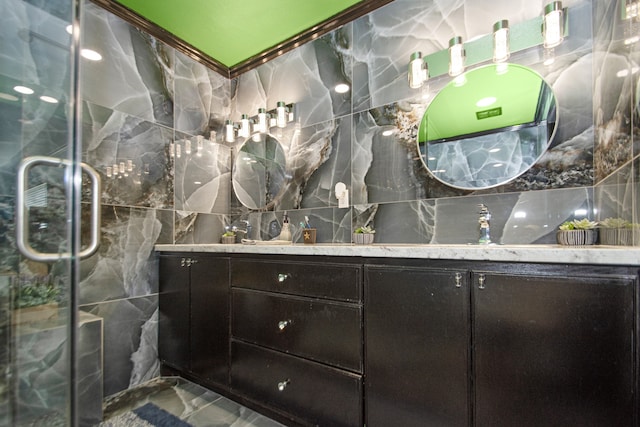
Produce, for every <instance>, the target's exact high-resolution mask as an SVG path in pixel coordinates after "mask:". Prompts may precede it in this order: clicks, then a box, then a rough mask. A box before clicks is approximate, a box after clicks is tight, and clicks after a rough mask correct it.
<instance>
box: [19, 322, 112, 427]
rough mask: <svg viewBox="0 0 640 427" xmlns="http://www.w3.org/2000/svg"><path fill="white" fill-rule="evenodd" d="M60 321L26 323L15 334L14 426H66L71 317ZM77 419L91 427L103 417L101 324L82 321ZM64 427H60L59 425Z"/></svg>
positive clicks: (78, 354)
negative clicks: (68, 322)
mask: <svg viewBox="0 0 640 427" xmlns="http://www.w3.org/2000/svg"><path fill="white" fill-rule="evenodd" d="M58 313H59V315H60V317H58V318H57V321H54V322H47V323H42V324H39V323H30V324H22V325H19V326H17V327H16V328H15V329H14V335H13V337H12V344H13V345H14V346H15V358H14V360H13V362H12V371H13V372H14V379H13V382H12V388H11V393H12V399H13V405H14V407H13V422H14V423H15V424H16V425H64V423H65V421H64V420H65V418H66V416H67V404H68V402H67V399H68V394H67V390H68V387H69V384H68V379H69V364H68V360H69V353H68V351H69V342H68V336H67V333H68V330H67V328H66V326H65V322H66V321H67V317H66V316H65V311H64V310H60V311H59V312H58ZM77 348H78V353H77V361H78V365H77V366H78V369H77V372H76V373H77V377H78V389H79V391H80V392H84V394H79V396H78V399H79V404H80V405H79V406H78V410H79V413H78V416H79V420H80V425H82V426H91V425H94V424H95V423H96V422H98V420H100V419H101V418H102V323H101V319H99V318H96V317H94V316H91V318H88V319H85V318H81V321H80V325H79V327H78V347H77ZM61 422H62V423H63V424H58V423H61Z"/></svg>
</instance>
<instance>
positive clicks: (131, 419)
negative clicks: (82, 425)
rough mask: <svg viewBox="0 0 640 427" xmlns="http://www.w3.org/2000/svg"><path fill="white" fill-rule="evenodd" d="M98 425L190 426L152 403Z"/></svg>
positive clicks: (107, 426) (142, 426) (115, 426)
mask: <svg viewBox="0 0 640 427" xmlns="http://www.w3.org/2000/svg"><path fill="white" fill-rule="evenodd" d="M98 426H99V427H192V426H191V424H189V423H187V422H186V421H183V420H181V419H180V418H178V417H176V416H175V415H173V414H170V413H169V412H167V411H165V410H164V409H161V408H158V407H157V406H156V405H154V404H153V403H147V404H146V405H144V406H141V407H139V408H136V409H134V410H132V411H128V412H125V413H124V414H120V415H118V416H116V417H113V418H110V419H108V420H106V421H103V422H102V423H100V424H98Z"/></svg>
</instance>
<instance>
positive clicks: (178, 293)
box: [158, 254, 229, 388]
mask: <svg viewBox="0 0 640 427" xmlns="http://www.w3.org/2000/svg"><path fill="white" fill-rule="evenodd" d="M159 283H160V289H159V291H160V292H159V307H160V308H159V321H158V322H159V325H158V354H159V358H160V361H161V362H162V363H163V364H165V365H167V366H169V367H170V368H172V369H175V370H177V371H179V372H183V373H185V374H187V375H188V376H192V377H196V378H198V379H200V380H202V381H203V382H204V383H205V384H208V385H214V386H222V387H224V388H226V387H227V385H228V377H229V258H227V257H219V256H214V255H206V254H180V255H171V254H168V255H164V254H163V255H161V256H160V267H159Z"/></svg>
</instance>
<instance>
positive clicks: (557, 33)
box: [542, 1, 564, 49]
mask: <svg viewBox="0 0 640 427" xmlns="http://www.w3.org/2000/svg"><path fill="white" fill-rule="evenodd" d="M542 38H543V42H542V44H543V46H544V47H545V48H547V49H548V48H552V47H556V46H558V45H560V43H562V41H563V40H564V12H563V10H562V2H561V1H554V2H551V3H549V4H547V5H546V6H545V7H544V16H543V18H542Z"/></svg>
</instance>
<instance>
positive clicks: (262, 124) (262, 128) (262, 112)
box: [256, 108, 269, 133]
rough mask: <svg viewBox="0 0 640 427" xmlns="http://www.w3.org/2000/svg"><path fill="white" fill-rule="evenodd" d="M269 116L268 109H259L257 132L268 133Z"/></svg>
mask: <svg viewBox="0 0 640 427" xmlns="http://www.w3.org/2000/svg"><path fill="white" fill-rule="evenodd" d="M268 118H269V115H268V114H267V109H266V108H258V120H257V122H256V131H257V132H260V133H266V132H267V125H268V124H269V120H268Z"/></svg>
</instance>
